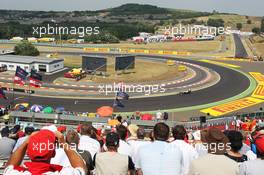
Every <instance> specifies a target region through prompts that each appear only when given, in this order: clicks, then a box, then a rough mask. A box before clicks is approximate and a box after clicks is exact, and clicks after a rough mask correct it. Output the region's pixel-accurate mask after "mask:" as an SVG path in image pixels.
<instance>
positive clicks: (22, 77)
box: [14, 66, 28, 86]
mask: <svg viewBox="0 0 264 175" xmlns="http://www.w3.org/2000/svg"><path fill="white" fill-rule="evenodd" d="M27 76H28V73H27V72H26V71H25V70H24V69H22V68H21V67H19V66H17V69H16V74H15V78H14V84H20V85H22V86H24V85H25V83H26V82H25V81H26V79H27Z"/></svg>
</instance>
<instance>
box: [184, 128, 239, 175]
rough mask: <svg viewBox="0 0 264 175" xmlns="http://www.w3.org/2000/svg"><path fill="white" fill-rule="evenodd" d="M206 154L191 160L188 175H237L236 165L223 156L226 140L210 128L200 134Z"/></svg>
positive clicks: (219, 131) (226, 147) (222, 135)
mask: <svg viewBox="0 0 264 175" xmlns="http://www.w3.org/2000/svg"><path fill="white" fill-rule="evenodd" d="M202 141H203V142H204V143H206V147H207V149H208V153H209V154H206V155H205V156H202V157H199V158H198V159H195V160H193V162H192V163H191V167H190V170H189V175H197V174H199V175H211V174H214V175H237V174H238V164H237V163H236V162H235V161H233V160H231V159H230V158H228V157H226V156H225V155H223V154H224V153H225V152H226V150H227V149H230V148H229V147H228V142H229V140H228V138H227V137H226V136H225V135H224V133H222V132H221V130H219V129H217V128H210V129H208V130H207V131H206V132H203V134H202Z"/></svg>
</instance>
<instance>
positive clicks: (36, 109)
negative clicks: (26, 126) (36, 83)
mask: <svg viewBox="0 0 264 175" xmlns="http://www.w3.org/2000/svg"><path fill="white" fill-rule="evenodd" d="M30 110H31V111H32V112H41V111H42V110H43V107H42V106H40V105H33V106H31V108H30Z"/></svg>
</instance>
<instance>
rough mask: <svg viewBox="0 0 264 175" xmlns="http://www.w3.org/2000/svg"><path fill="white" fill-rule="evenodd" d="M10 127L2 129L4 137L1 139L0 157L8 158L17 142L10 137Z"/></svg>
mask: <svg viewBox="0 0 264 175" xmlns="http://www.w3.org/2000/svg"><path fill="white" fill-rule="evenodd" d="M9 134H10V131H9V128H8V127H5V128H3V129H2V131H1V136H2V138H1V139H0V159H8V158H9V157H10V155H11V153H12V150H13V148H14V146H15V144H16V141H15V140H13V139H11V138H9Z"/></svg>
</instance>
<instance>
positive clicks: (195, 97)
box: [0, 53, 250, 112]
mask: <svg viewBox="0 0 264 175" xmlns="http://www.w3.org/2000/svg"><path fill="white" fill-rule="evenodd" d="M75 54H76V53H75ZM77 54H80V53H77ZM81 54H84V53H81ZM144 57H152V58H153V57H158V56H144ZM159 58H163V59H168V57H166V58H164V56H163V57H162V56H160V57H159ZM170 59H175V60H179V61H186V62H189V63H193V64H197V65H200V66H203V67H207V68H209V69H212V70H214V71H216V72H217V73H218V74H219V75H220V76H221V80H220V81H219V82H218V83H217V84H215V85H213V86H211V87H209V88H206V89H202V90H199V91H195V92H193V93H192V94H189V95H170V96H161V97H150V98H138V99H130V100H128V101H123V104H124V105H125V108H118V109H117V110H116V111H117V112H133V111H150V110H159V109H162V110H165V109H173V108H180V107H190V106H196V105H202V104H208V103H212V102H217V101H221V100H224V99H227V98H230V97H233V96H235V95H238V94H240V93H242V92H243V91H245V90H246V89H247V88H248V87H249V85H250V81H249V79H248V78H247V77H246V76H244V75H242V74H241V73H239V72H237V71H234V70H232V69H228V68H225V67H222V66H218V65H213V64H209V63H205V62H199V61H194V60H188V59H179V58H170ZM21 96H23V97H24V98H23V99H18V100H16V101H15V103H21V102H29V103H30V104H40V105H48V106H52V107H58V106H63V107H65V109H66V110H67V111H76V112H77V111H78V112H95V111H96V109H97V108H98V107H100V106H105V105H107V106H112V105H113V100H99V99H98V100H80V99H60V98H56V99H55V98H47V97H35V96H30V97H28V96H24V95H18V94H16V95H15V98H17V97H21ZM8 97H9V100H8V103H10V102H11V100H12V95H11V94H8ZM0 105H7V102H6V101H4V100H3V99H0Z"/></svg>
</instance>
